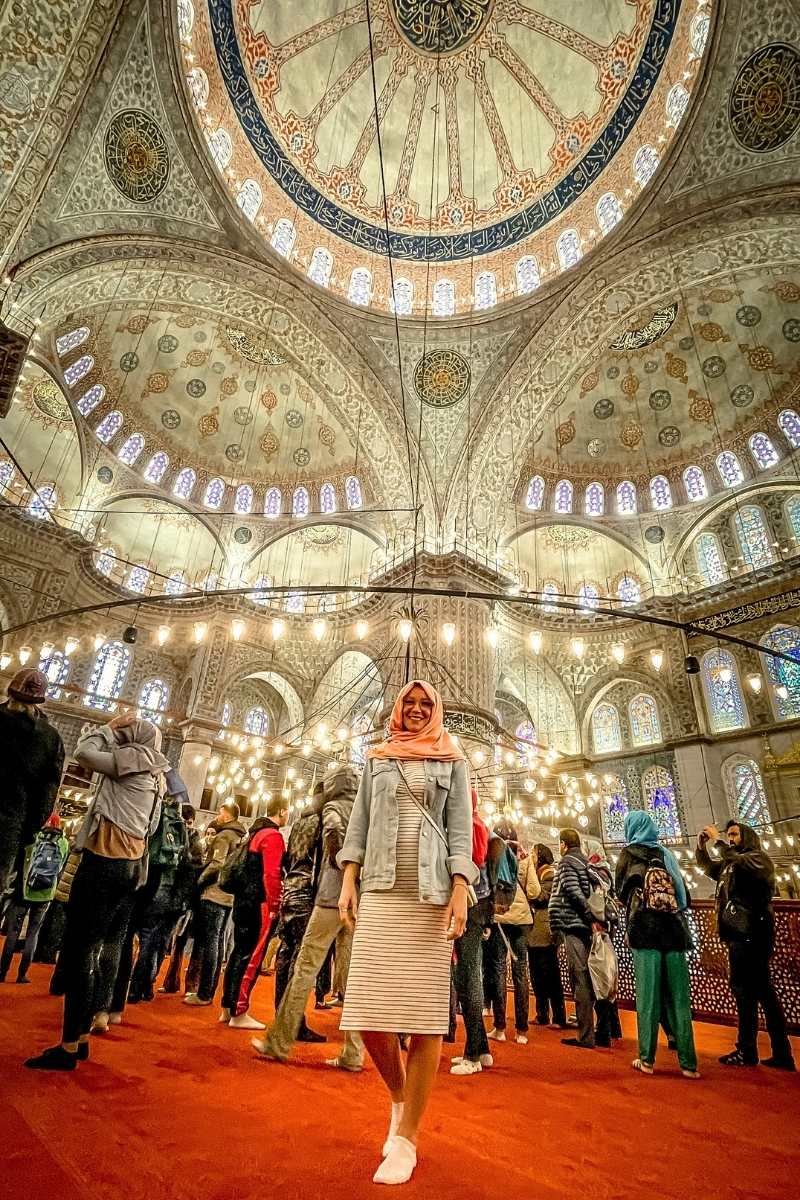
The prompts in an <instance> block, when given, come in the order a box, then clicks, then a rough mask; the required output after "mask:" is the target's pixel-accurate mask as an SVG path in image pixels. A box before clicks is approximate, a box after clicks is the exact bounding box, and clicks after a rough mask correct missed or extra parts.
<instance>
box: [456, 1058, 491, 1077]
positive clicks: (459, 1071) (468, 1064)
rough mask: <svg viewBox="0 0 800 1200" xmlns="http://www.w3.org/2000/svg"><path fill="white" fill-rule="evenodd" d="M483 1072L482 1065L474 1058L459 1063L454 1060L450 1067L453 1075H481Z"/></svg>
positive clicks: (463, 1059)
mask: <svg viewBox="0 0 800 1200" xmlns="http://www.w3.org/2000/svg"><path fill="white" fill-rule="evenodd" d="M482 1070H483V1067H482V1066H481V1064H480V1063H479V1062H475V1060H474V1059H472V1058H460V1059H459V1060H458V1062H456V1060H455V1059H453V1061H452V1064H451V1066H450V1074H451V1075H480V1073H481V1071H482Z"/></svg>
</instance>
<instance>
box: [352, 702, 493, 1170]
mask: <svg viewBox="0 0 800 1200" xmlns="http://www.w3.org/2000/svg"><path fill="white" fill-rule="evenodd" d="M338 861H339V865H340V866H341V867H343V868H344V879H343V883H342V892H341V896H340V898H339V913H340V915H341V917H342V920H343V921H345V922H346V923H347V924H348V925H350V926H351V927H352V925H353V922H354V921H355V937H354V939H353V952H352V958H351V961H350V973H349V975H348V979H347V991H346V994H345V1001H344V1008H343V1010H342V1021H341V1028H342V1029H344V1030H354V1031H357V1032H359V1033H360V1034H361V1036H362V1037H363V1039H364V1043H365V1045H366V1047H367V1050H368V1051H369V1054H370V1057H371V1058H372V1060H373V1062H374V1063H375V1065H376V1067H377V1068H378V1071H379V1072H380V1075H381V1078H382V1079H383V1082H384V1084H385V1085H386V1088H387V1090H388V1091H389V1094H390V1096H391V1100H392V1113H391V1121H390V1125H389V1134H388V1137H387V1139H386V1142H385V1144H384V1147H383V1152H384V1158H383V1162H382V1163H381V1165H380V1166H379V1167H378V1170H377V1171H376V1173H375V1175H374V1181H375V1183H385V1184H399V1183H405V1182H407V1181H408V1180H409V1179H410V1178H411V1175H412V1174H413V1171H414V1168H415V1166H416V1163H417V1148H416V1142H417V1131H418V1129H419V1124H420V1121H421V1119H422V1115H423V1113H424V1111H425V1107H426V1105H427V1103H428V1098H429V1096H430V1092H431V1088H432V1087H433V1081H434V1078H435V1076H436V1071H437V1068H438V1065H439V1057H440V1055H441V1048H442V1036H443V1034H445V1033H447V1030H448V1024H449V1009H450V958H451V951H452V945H451V943H452V942H453V940H454V939H456V938H459V937H461V936H462V934H463V933H464V930H465V928H466V924H467V907H468V903H467V902H468V886H469V884H474V883H476V882H477V881H478V869H477V867H476V866H475V865H474V863H473V861H472V810H471V805H470V798H469V787H468V783H467V769H466V763H465V761H464V755H463V753H462V751H461V749H460V747H459V746H458V743H457V742H456V741H455V739H454V738H453V737H452V736H451V735H450V734H449V733H448V732H447V731H446V730H445V728H444V708H443V705H442V699H441V696H440V695H439V693H438V692H437V691H436V689H435V688H434V687H432V686H431V684H429V683H424V682H422V681H420V680H412V682H411V683H408V684H406V686H405V687H404V688H403V689H402V691H401V692H400V694H399V696H398V697H397V700H396V701H395V704H394V708H393V709H392V715H391V718H390V721H389V737H388V740H387V741H385V742H382V743H381V744H380V745H378V746H376V747H375V748H374V749H373V750H372V751H371V752H370V755H369V760H368V762H367V765H366V768H365V770H364V773H363V775H362V778H361V785H360V787H359V790H358V796H357V797H356V801H355V804H354V806H353V812H352V815H351V817H350V822H349V825H348V828H347V835H346V837H345V841H344V845H343V847H342V849H341V851H340V852H339V856H338ZM359 881H360V886H361V898H360V900H359V898H358V891H357V888H358V884H359ZM402 1033H409V1034H411V1039H410V1044H409V1051H408V1063H407V1066H404V1064H403V1060H402V1057H401V1054H400V1044H399V1041H398V1037H397V1035H398V1034H402Z"/></svg>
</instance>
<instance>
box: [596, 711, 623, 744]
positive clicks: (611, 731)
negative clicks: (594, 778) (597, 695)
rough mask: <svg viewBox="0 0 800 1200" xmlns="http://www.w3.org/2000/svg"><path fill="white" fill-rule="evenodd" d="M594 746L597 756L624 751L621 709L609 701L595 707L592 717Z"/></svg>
mask: <svg viewBox="0 0 800 1200" xmlns="http://www.w3.org/2000/svg"><path fill="white" fill-rule="evenodd" d="M591 729H592V745H593V746H594V752H595V754H610V753H611V752H612V751H615V750H621V749H622V728H621V725H620V719H619V709H618V708H617V706H616V705H615V704H610V703H609V702H608V701H607V700H603V701H601V703H600V704H597V705H595V707H594V710H593V712H592V717H591Z"/></svg>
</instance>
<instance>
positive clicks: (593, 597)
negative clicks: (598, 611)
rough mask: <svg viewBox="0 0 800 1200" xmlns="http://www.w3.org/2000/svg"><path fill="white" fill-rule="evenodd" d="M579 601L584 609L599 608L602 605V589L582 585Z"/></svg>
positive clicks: (591, 585)
mask: <svg viewBox="0 0 800 1200" xmlns="http://www.w3.org/2000/svg"><path fill="white" fill-rule="evenodd" d="M578 600H579V601H580V603H581V607H582V608H597V606H598V605H599V603H600V589H599V587H598V586H597V584H596V583H587V582H584V583H582V584H581V586H580V587H579V588H578Z"/></svg>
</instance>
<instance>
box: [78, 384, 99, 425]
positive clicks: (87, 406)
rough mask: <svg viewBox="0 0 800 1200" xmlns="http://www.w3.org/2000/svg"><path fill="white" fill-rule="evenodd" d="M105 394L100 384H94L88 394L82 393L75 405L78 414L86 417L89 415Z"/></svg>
mask: <svg viewBox="0 0 800 1200" xmlns="http://www.w3.org/2000/svg"><path fill="white" fill-rule="evenodd" d="M105 394H106V389H105V388H104V387H103V385H102V383H95V384H93V385H92V387H90V388H89V390H88V392H84V393H83V395H82V396H81V398H80V400H79V401H78V404H77V408H78V412H79V413H80V414H81V416H82V417H88V415H89V413H90V412H92V410H93V409H95V408H97V406H98V404H99V403H100V401H101V400H102V399H103V398H104V396H105Z"/></svg>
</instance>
